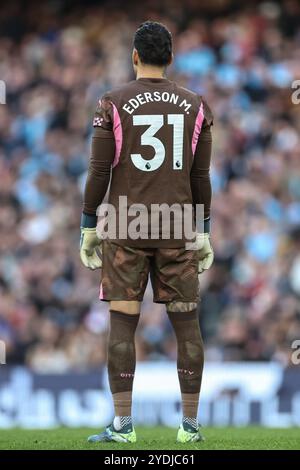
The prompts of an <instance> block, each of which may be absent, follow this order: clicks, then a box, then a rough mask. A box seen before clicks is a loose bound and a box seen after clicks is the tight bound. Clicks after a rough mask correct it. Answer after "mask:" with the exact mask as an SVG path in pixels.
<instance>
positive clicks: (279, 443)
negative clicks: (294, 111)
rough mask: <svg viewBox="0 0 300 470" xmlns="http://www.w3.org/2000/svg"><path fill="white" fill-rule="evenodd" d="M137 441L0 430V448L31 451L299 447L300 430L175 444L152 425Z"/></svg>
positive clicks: (63, 431)
mask: <svg viewBox="0 0 300 470" xmlns="http://www.w3.org/2000/svg"><path fill="white" fill-rule="evenodd" d="M136 431H137V437H138V441H137V443H136V444H127V445H126V444H116V443H113V444H110V443H103V444H89V443H87V442H86V438H87V436H88V435H90V434H94V433H95V429H86V428H80V429H70V428H59V429H53V430H49V431H45V430H21V429H9V430H0V449H2V450H3V449H6V450H8V449H15V450H22V449H30V450H38V449H40V450H46V449H52V450H56V449H57V450H60V449H65V450H87V449H89V450H100V449H105V450H114V449H124V450H125V449H126V450H135V449H145V450H170V449H173V450H187V449H189V450H206V449H210V450H231V449H232V450H238V449H241V450H242V449H250V450H255V449H266V450H271V449H275V450H279V449H280V450H284V449H288V450H292V449H300V429H299V428H291V429H268V428H259V427H248V428H231V427H228V428H204V429H203V435H204V436H205V437H206V441H205V442H200V443H194V444H176V442H175V439H176V429H170V428H164V427H154V428H139V427H137V428H136Z"/></svg>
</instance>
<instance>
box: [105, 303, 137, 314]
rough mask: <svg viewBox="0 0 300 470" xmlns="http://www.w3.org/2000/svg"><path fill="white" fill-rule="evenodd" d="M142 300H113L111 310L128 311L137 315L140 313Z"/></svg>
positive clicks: (127, 312)
mask: <svg viewBox="0 0 300 470" xmlns="http://www.w3.org/2000/svg"><path fill="white" fill-rule="evenodd" d="M140 309H141V302H138V301H137V300H111V302H110V310H115V311H117V312H122V313H126V314H128V315H137V314H138V313H140Z"/></svg>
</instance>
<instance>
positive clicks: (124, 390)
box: [107, 301, 140, 432]
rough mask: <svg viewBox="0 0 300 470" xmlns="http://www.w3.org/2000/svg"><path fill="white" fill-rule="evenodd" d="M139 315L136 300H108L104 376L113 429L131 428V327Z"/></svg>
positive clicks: (132, 365) (132, 356)
mask: <svg viewBox="0 0 300 470" xmlns="http://www.w3.org/2000/svg"><path fill="white" fill-rule="evenodd" d="M139 317H140V302H138V301H111V302H110V333H109V340H108V357H107V360H108V363H107V366H108V378H109V385H110V390H111V393H112V397H113V402H114V410H115V418H114V421H113V426H114V429H115V430H116V431H118V432H120V431H122V432H124V431H127V430H129V429H130V428H132V418H131V405H132V388H133V380H134V373H135V366H136V355H135V331H136V327H137V325H138V321H139Z"/></svg>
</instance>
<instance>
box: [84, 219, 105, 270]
mask: <svg viewBox="0 0 300 470" xmlns="http://www.w3.org/2000/svg"><path fill="white" fill-rule="evenodd" d="M96 222H97V219H96V217H93V216H88V215H86V214H82V218H81V227H80V231H81V233H80V258H81V261H82V263H83V265H84V266H85V267H86V268H89V269H93V270H94V269H99V268H102V259H101V257H102V246H101V245H102V240H101V238H99V237H98V235H97V230H96V227H90V226H89V225H91V224H96Z"/></svg>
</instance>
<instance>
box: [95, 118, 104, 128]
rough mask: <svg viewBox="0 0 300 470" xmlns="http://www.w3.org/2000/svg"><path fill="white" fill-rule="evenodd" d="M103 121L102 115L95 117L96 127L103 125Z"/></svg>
mask: <svg viewBox="0 0 300 470" xmlns="http://www.w3.org/2000/svg"><path fill="white" fill-rule="evenodd" d="M102 122H103V118H102V117H101V118H100V117H98V116H96V117H94V121H93V126H94V127H101V126H102Z"/></svg>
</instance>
